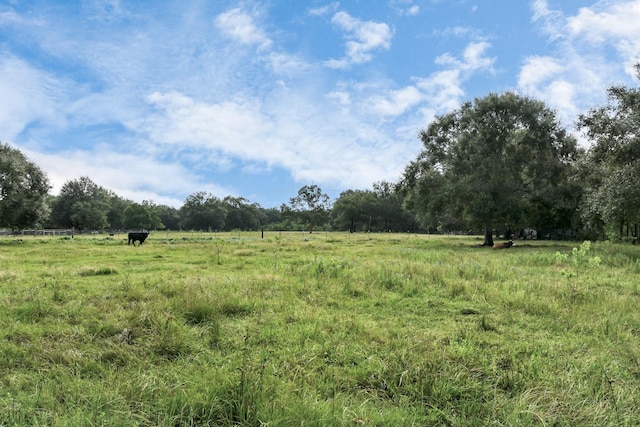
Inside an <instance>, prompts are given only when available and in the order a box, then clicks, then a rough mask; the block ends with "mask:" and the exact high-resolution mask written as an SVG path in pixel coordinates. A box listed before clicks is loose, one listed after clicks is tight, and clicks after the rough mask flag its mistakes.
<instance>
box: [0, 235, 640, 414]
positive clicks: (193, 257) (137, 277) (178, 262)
mask: <svg viewBox="0 0 640 427" xmlns="http://www.w3.org/2000/svg"><path fill="white" fill-rule="evenodd" d="M478 243H479V242H478V241H477V240H476V239H474V238H467V237H465V238H460V237H437V236H416V235H411V234H394V235H389V234H381V235H375V234H367V235H361V234H353V235H351V234H340V233H323V234H318V235H316V234H314V235H309V234H303V233H281V234H280V233H278V234H274V235H272V236H266V238H265V239H261V238H260V236H259V234H257V233H256V234H255V235H253V234H250V233H238V232H234V233H232V234H224V233H216V234H215V236H214V235H212V234H207V233H203V234H196V233H185V234H177V233H176V234H173V233H157V234H152V235H151V236H150V238H149V239H148V240H147V242H145V244H144V245H143V246H141V247H135V248H132V247H128V246H126V245H124V244H123V241H121V239H117V238H116V239H109V238H105V239H101V238H100V237H97V238H95V237H93V238H86V239H85V238H82V237H80V238H75V239H59V238H33V239H32V238H27V239H24V240H23V241H19V242H18V241H16V240H13V239H11V238H5V239H2V240H0V303H1V304H2V306H3V310H0V339H2V341H1V342H0V368H1V369H0V386H1V390H2V393H0V425H18V426H20V425H24V426H27V425H60V426H64V425H105V426H109V425H114V426H115V425H118V426H120V425H140V426H159V425H160V426H194V425H239V426H261V425H262V426H264V425H269V426H290V425H318V426H347V425H393V426H395V425H456V426H457V425H469V426H475V425H593V426H595V425H599V426H600V425H611V426H614V425H615V426H617V425H638V424H640V414H639V413H638V411H637V402H638V401H640V343H639V341H638V336H640V313H638V310H637V306H638V300H639V298H640V291H639V290H638V284H637V280H636V276H637V273H638V271H639V267H638V265H640V261H639V260H640V248H636V247H632V246H620V245H615V244H595V243H593V244H591V245H590V247H589V251H586V250H584V251H583V252H579V251H580V250H581V249H583V247H582V246H581V245H580V243H558V242H533V243H529V244H527V245H518V246H516V247H513V248H511V249H509V250H506V251H492V250H489V249H485V248H482V247H480V246H479V245H478ZM574 247H576V248H577V249H576V251H578V252H576V251H574V250H573V248H574ZM580 253H582V254H583V255H579V254H580ZM558 254H559V255H558ZM573 254H578V255H576V256H582V257H583V259H586V260H588V259H590V258H594V257H598V259H599V261H598V262H597V263H596V262H582V261H580V260H578V261H576V262H573V259H572V258H571V257H572V256H573ZM576 268H577V270H576Z"/></svg>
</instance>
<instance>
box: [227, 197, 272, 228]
mask: <svg viewBox="0 0 640 427" xmlns="http://www.w3.org/2000/svg"><path fill="white" fill-rule="evenodd" d="M222 202H223V203H224V204H225V206H226V210H227V217H226V220H225V228H226V229H227V230H257V229H259V228H260V226H261V225H262V224H264V222H265V219H266V217H265V216H264V214H263V213H262V211H261V210H260V206H259V205H257V204H255V203H249V201H248V200H247V199H245V198H244V197H232V196H227V197H225V198H224V199H223V200H222Z"/></svg>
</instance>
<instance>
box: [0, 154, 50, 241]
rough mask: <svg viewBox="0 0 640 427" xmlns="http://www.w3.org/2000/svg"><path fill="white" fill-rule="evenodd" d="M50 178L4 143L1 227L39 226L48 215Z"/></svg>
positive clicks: (0, 176)
mask: <svg viewBox="0 0 640 427" xmlns="http://www.w3.org/2000/svg"><path fill="white" fill-rule="evenodd" d="M50 188H51V187H50V185H49V180H48V178H47V176H46V175H45V173H44V172H42V170H40V168H39V167H38V166H36V165H35V164H34V163H32V162H30V161H29V160H28V159H27V158H26V157H25V156H24V155H23V154H22V153H21V152H20V151H19V150H17V149H15V148H12V147H11V146H9V145H8V144H3V143H0V227H8V228H12V229H19V228H26V227H35V226H37V225H40V224H41V223H42V222H43V221H44V220H45V219H46V217H47V215H48V213H49V210H48V205H47V203H46V202H47V194H48V192H49V189H50Z"/></svg>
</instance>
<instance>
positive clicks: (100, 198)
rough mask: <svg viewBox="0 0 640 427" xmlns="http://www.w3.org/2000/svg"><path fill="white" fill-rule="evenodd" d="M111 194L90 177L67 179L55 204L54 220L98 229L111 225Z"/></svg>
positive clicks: (89, 228) (80, 227) (79, 226)
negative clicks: (108, 216) (109, 216)
mask: <svg viewBox="0 0 640 427" xmlns="http://www.w3.org/2000/svg"><path fill="white" fill-rule="evenodd" d="M110 209H111V196H110V194H109V192H108V191H107V190H105V189H104V188H102V187H100V186H98V185H96V184H95V183H94V182H93V181H91V180H90V179H89V178H88V177H81V178H79V179H77V180H72V181H67V182H66V183H65V184H64V185H63V186H62V188H61V189H60V194H59V195H58V197H57V198H56V200H55V203H54V204H53V211H52V220H53V221H54V222H55V223H56V224H58V225H59V226H63V227H75V228H78V229H80V230H97V229H103V228H105V227H108V226H109V221H108V219H107V214H108V213H109V211H110Z"/></svg>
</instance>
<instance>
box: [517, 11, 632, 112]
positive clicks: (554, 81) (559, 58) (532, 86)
mask: <svg viewBox="0 0 640 427" xmlns="http://www.w3.org/2000/svg"><path fill="white" fill-rule="evenodd" d="M532 10H533V21H534V22H535V23H537V24H538V25H539V26H540V28H541V29H542V30H543V32H544V34H546V35H547V37H548V38H549V41H550V42H551V43H553V44H552V47H551V49H548V51H549V52H550V53H549V54H547V55H545V56H530V57H526V58H524V62H523V64H522V66H521V70H520V73H519V76H518V88H519V90H521V91H523V92H524V93H526V94H528V95H531V96H534V97H537V98H539V99H544V100H546V102H547V103H548V104H549V105H550V106H552V107H553V108H556V109H557V110H558V112H559V115H560V117H561V119H562V120H563V122H565V123H566V124H571V123H573V122H574V121H575V118H576V116H577V115H578V114H579V113H580V112H581V111H584V109H585V108H588V107H590V106H592V105H594V104H596V103H599V102H602V101H603V100H604V98H605V96H606V87H608V86H610V85H612V84H617V83H619V82H621V81H624V80H625V76H623V75H621V73H620V64H621V63H622V64H624V65H625V70H626V72H627V73H628V74H629V75H633V71H632V68H633V67H632V64H633V63H635V62H637V61H638V59H639V56H638V55H639V54H638V52H640V26H639V25H638V22H640V0H633V1H621V2H604V1H602V2H598V3H596V4H595V5H593V6H591V7H583V8H581V9H579V10H578V12H577V13H576V14H575V15H573V16H567V15H565V14H563V13H562V12H561V11H559V10H553V9H551V8H550V7H549V4H548V2H547V1H546V0H535V1H534V2H533V3H532ZM611 47H613V49H611Z"/></svg>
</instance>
